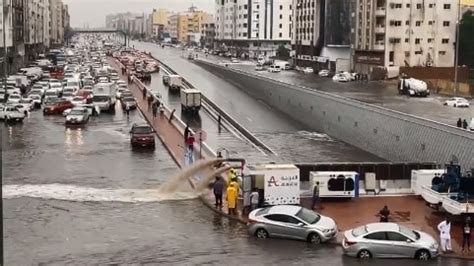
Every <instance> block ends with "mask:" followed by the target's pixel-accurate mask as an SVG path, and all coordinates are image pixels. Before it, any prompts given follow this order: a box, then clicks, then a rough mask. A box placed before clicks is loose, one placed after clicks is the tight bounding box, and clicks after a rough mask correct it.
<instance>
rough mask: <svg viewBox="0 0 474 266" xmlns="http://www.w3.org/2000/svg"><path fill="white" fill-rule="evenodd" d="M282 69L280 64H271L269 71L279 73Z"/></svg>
mask: <svg viewBox="0 0 474 266" xmlns="http://www.w3.org/2000/svg"><path fill="white" fill-rule="evenodd" d="M280 71H281V68H280V66H278V65H271V66H270V67H269V68H268V72H270V73H278V72H280Z"/></svg>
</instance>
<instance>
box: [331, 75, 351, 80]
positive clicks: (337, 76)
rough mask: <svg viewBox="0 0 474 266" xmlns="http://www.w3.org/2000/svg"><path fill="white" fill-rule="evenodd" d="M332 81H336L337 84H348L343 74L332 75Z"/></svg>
mask: <svg viewBox="0 0 474 266" xmlns="http://www.w3.org/2000/svg"><path fill="white" fill-rule="evenodd" d="M332 80H333V81H338V82H348V81H349V79H348V78H347V76H346V75H345V74H343V73H339V74H336V75H334V77H332Z"/></svg>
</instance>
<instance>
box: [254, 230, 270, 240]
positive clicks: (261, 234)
mask: <svg viewBox="0 0 474 266" xmlns="http://www.w3.org/2000/svg"><path fill="white" fill-rule="evenodd" d="M255 236H256V237H257V238H262V239H265V238H268V232H267V230H265V229H263V228H259V229H257V231H255Z"/></svg>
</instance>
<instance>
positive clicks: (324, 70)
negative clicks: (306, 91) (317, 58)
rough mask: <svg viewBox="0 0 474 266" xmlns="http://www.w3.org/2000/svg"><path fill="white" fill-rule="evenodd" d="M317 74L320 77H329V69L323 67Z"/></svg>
mask: <svg viewBox="0 0 474 266" xmlns="http://www.w3.org/2000/svg"><path fill="white" fill-rule="evenodd" d="M318 75H319V76H321V77H329V75H330V72H329V70H327V69H323V70H320V71H319V72H318Z"/></svg>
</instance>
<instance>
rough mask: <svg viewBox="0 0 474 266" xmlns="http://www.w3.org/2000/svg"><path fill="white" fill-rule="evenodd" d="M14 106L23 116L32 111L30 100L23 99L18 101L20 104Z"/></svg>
mask: <svg viewBox="0 0 474 266" xmlns="http://www.w3.org/2000/svg"><path fill="white" fill-rule="evenodd" d="M14 105H15V106H16V107H17V108H18V110H20V111H22V112H23V113H25V115H28V113H29V112H31V111H33V109H34V104H33V99H31V98H23V99H21V100H20V102H18V103H17V104H14Z"/></svg>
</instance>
